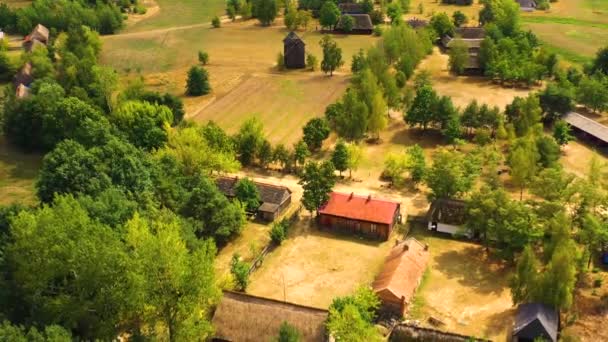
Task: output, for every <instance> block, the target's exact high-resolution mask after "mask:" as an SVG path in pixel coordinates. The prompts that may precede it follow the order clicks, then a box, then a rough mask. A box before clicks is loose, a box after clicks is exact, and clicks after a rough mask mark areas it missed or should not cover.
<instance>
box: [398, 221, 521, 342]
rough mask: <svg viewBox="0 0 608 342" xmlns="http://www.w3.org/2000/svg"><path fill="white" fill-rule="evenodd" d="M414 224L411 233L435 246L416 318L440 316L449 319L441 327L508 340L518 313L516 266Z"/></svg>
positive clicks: (423, 320)
mask: <svg viewBox="0 0 608 342" xmlns="http://www.w3.org/2000/svg"><path fill="white" fill-rule="evenodd" d="M412 226H413V228H412V229H413V230H412V232H411V234H410V235H411V236H413V237H415V238H416V239H418V240H419V241H422V242H424V243H427V244H428V245H429V250H430V251H431V260H430V262H429V270H428V271H427V274H426V275H425V279H424V281H423V283H422V286H421V288H420V289H419V290H418V293H417V294H416V297H415V300H414V308H413V309H412V316H413V317H412V318H414V319H417V320H420V321H421V323H422V324H423V325H429V323H428V319H429V318H430V317H434V318H437V319H439V320H441V321H442V322H444V323H445V326H442V327H440V328H441V329H444V330H447V331H453V332H457V333H461V334H465V335H473V336H477V337H484V338H489V339H492V340H496V341H506V340H507V337H508V336H510V327H511V326H512V325H513V318H514V313H515V309H514V307H513V303H512V302H511V293H510V290H509V287H508V279H509V276H510V273H511V270H510V269H509V268H507V267H506V266H504V264H503V263H501V262H498V261H495V260H491V259H488V257H487V256H486V253H485V251H484V249H483V248H482V247H481V246H479V245H476V244H472V243H469V242H462V241H458V240H453V239H450V238H447V237H445V238H444V237H443V236H440V235H435V234H431V233H430V232H429V231H428V230H426V229H425V226H424V225H421V224H416V225H414V224H412Z"/></svg>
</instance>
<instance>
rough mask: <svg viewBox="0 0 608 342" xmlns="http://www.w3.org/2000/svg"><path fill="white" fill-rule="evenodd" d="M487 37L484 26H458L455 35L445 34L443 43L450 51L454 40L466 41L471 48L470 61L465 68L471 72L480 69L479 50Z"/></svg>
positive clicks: (446, 49) (445, 48) (442, 39)
mask: <svg viewBox="0 0 608 342" xmlns="http://www.w3.org/2000/svg"><path fill="white" fill-rule="evenodd" d="M485 37H486V32H485V29H484V28H483V27H458V28H456V31H455V33H454V37H451V36H444V37H442V38H441V45H442V46H443V48H444V50H445V51H449V50H450V48H451V47H452V45H453V44H454V42H457V41H462V42H464V43H465V44H466V45H467V47H468V50H469V62H468V63H467V65H466V67H465V69H466V71H467V72H469V73H471V72H478V71H479V70H480V64H479V50H481V43H482V42H483V40H484V39H485Z"/></svg>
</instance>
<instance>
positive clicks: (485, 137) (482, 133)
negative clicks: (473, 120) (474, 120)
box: [473, 129, 492, 146]
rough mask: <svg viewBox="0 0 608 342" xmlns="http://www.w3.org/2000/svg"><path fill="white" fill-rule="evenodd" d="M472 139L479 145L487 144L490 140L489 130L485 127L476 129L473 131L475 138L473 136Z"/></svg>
mask: <svg viewBox="0 0 608 342" xmlns="http://www.w3.org/2000/svg"><path fill="white" fill-rule="evenodd" d="M473 141H474V142H475V143H476V144H477V145H481V146H483V145H487V144H489V143H490V142H491V141H492V137H491V134H490V131H488V130H487V129H478V130H477V132H476V133H475V138H473Z"/></svg>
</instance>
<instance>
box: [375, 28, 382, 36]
mask: <svg viewBox="0 0 608 342" xmlns="http://www.w3.org/2000/svg"><path fill="white" fill-rule="evenodd" d="M382 33H383V30H382V27H380V26H375V27H374V36H376V37H382Z"/></svg>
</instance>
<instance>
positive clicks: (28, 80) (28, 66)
mask: <svg viewBox="0 0 608 342" xmlns="http://www.w3.org/2000/svg"><path fill="white" fill-rule="evenodd" d="M32 82H34V76H33V75H32V63H30V62H27V63H25V64H24V65H23V67H22V68H21V70H19V72H17V74H15V78H14V79H13V84H14V85H15V89H16V88H18V87H19V85H21V84H23V85H24V86H26V87H29V85H30V84H32Z"/></svg>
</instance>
